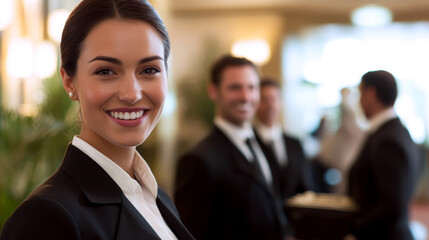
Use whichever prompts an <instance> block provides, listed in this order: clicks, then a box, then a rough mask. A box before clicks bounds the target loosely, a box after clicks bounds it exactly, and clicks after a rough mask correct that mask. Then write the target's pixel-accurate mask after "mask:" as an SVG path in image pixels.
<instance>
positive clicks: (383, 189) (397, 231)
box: [349, 118, 419, 240]
mask: <svg viewBox="0 0 429 240" xmlns="http://www.w3.org/2000/svg"><path fill="white" fill-rule="evenodd" d="M418 161H419V151H418V149H417V146H416V145H415V144H414V142H413V141H412V139H411V137H410V135H409V133H408V131H407V129H406V128H405V127H404V126H403V125H402V124H401V122H400V120H399V118H395V119H393V120H390V121H388V122H386V123H385V124H383V125H382V126H381V127H380V128H379V129H378V130H377V131H376V132H374V133H373V134H371V135H370V136H369V137H368V139H367V140H366V142H365V144H364V146H363V149H362V151H361V153H360V154H359V155H358V157H357V159H356V162H355V163H354V165H353V166H352V168H351V169H350V175H349V195H350V196H351V198H352V199H354V201H356V203H357V204H358V205H359V207H360V211H359V213H358V215H357V217H356V219H355V221H354V222H353V228H354V229H353V232H354V234H355V235H356V236H357V237H358V239H389V240H412V239H413V238H412V236H411V232H410V230H409V227H408V207H409V204H410V200H411V198H412V196H413V192H414V188H415V185H416V178H417V168H418Z"/></svg>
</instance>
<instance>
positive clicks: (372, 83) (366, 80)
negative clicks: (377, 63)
mask: <svg viewBox="0 0 429 240" xmlns="http://www.w3.org/2000/svg"><path fill="white" fill-rule="evenodd" d="M361 84H362V85H363V87H364V88H366V87H373V88H374V89H375V91H376V93H377V97H378V100H380V102H381V103H383V104H384V105H386V106H393V104H394V103H395V100H396V97H397V96H398V87H397V86H396V80H395V77H394V76H393V75H392V74H391V73H389V72H387V71H384V70H378V71H371V72H367V73H365V74H364V75H363V76H362V82H361Z"/></svg>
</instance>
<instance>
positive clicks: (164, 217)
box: [0, 0, 193, 240]
mask: <svg viewBox="0 0 429 240" xmlns="http://www.w3.org/2000/svg"><path fill="white" fill-rule="evenodd" d="M168 55H169V40H168V35H167V32H166V30H165V27H164V25H163V23H162V21H161V19H160V18H159V16H158V14H157V13H156V12H155V11H154V9H153V8H152V7H151V6H150V4H149V3H148V2H147V1H143V0H127V1H125V0H109V1H106V0H83V1H82V2H81V3H80V4H79V5H78V6H77V7H76V8H75V10H73V12H72V13H71V15H70V17H69V19H68V20H67V22H66V25H65V27H64V32H63V35H62V41H61V59H62V65H61V70H60V72H61V76H62V79H63V86H64V89H65V91H66V92H67V94H68V96H69V97H70V99H71V100H74V101H78V102H79V105H80V109H81V111H80V113H81V131H80V134H79V136H75V137H74V138H73V141H72V143H71V144H70V145H69V147H68V149H67V151H66V153H65V156H64V159H63V163H62V164H61V166H60V168H59V169H58V171H57V172H56V173H54V175H53V176H51V178H49V179H48V180H47V181H46V182H45V183H43V184H42V185H41V186H40V187H39V188H37V189H36V190H34V191H33V192H32V193H31V194H30V196H29V197H28V198H27V199H26V200H25V201H24V202H23V203H22V204H21V205H20V207H18V209H17V210H16V211H15V212H14V214H12V216H11V217H10V218H9V220H8V222H7V223H6V224H5V226H4V228H3V231H2V233H1V236H0V239H2V240H3V239H27V238H32V239H112V238H116V239H193V237H192V236H191V234H190V233H189V232H188V231H187V229H186V228H185V227H184V226H183V224H182V223H181V221H180V218H179V217H178V214H177V211H176V209H175V207H174V205H173V203H172V202H171V200H170V199H169V198H168V196H167V195H166V194H165V193H164V192H163V191H162V190H161V189H159V188H158V185H157V182H156V180H155V178H154V176H153V174H152V172H151V170H150V168H149V167H148V165H147V164H146V162H145V161H144V159H143V158H142V157H141V156H140V155H139V154H138V152H137V151H136V146H138V145H140V144H141V143H142V142H144V141H145V140H146V138H147V137H148V136H149V134H150V133H151V132H152V130H153V129H154V127H155V126H156V124H157V123H158V120H159V118H160V115H161V112H162V108H163V105H164V100H165V97H166V89H167V58H168Z"/></svg>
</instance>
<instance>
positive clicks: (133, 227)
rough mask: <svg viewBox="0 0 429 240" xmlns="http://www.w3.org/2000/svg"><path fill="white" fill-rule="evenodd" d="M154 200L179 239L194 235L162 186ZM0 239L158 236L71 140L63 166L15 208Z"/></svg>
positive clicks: (110, 180) (116, 186)
mask: <svg viewBox="0 0 429 240" xmlns="http://www.w3.org/2000/svg"><path fill="white" fill-rule="evenodd" d="M156 203H157V205H158V208H159V210H160V212H161V214H162V216H163V218H164V220H165V221H166V223H167V224H168V226H169V227H170V229H171V230H172V231H173V232H174V233H175V235H176V236H177V238H178V239H193V237H192V235H191V234H190V233H189V232H188V231H187V229H186V228H185V227H184V226H183V224H182V223H181V221H180V219H179V217H178V213H177V210H176V209H175V207H174V204H173V203H172V202H171V200H170V199H169V197H168V196H167V194H166V193H165V192H163V191H162V190H160V189H158V197H157V199H156ZM0 239H1V240H10V239H91V240H94V239H126V240H129V239H157V240H159V239H160V238H159V237H158V235H157V234H156V233H155V231H154V230H153V229H152V228H151V226H150V225H149V224H148V222H147V221H146V220H145V219H144V217H143V216H142V215H141V214H140V213H139V212H138V211H137V209H135V208H134V206H133V205H132V204H131V203H130V202H129V201H128V199H127V198H126V197H125V195H124V194H123V193H122V190H121V189H120V188H119V186H118V185H117V184H116V183H115V182H114V181H113V179H112V178H110V176H109V175H108V174H107V173H106V172H105V171H104V170H103V169H102V168H101V167H100V166H99V165H98V164H97V163H96V162H94V161H93V160H92V159H91V158H90V157H88V156H87V155H86V154H84V153H83V152H82V151H80V150H79V149H78V148H76V147H75V146H73V145H71V144H70V145H69V147H68V149H67V152H66V154H65V156H64V159H63V162H62V164H61V166H60V168H59V169H58V170H57V171H56V172H55V173H54V174H53V175H52V176H51V177H50V178H49V179H48V180H47V181H46V182H44V183H43V184H42V185H41V186H40V187H38V188H37V189H36V190H34V191H33V192H32V193H31V194H30V195H29V196H28V198H27V199H26V200H25V201H24V202H23V203H22V204H21V205H20V206H19V207H18V208H17V209H16V210H15V212H14V213H13V214H12V216H11V217H10V218H9V219H8V221H7V222H6V224H5V225H4V228H3V231H2V233H1V236H0Z"/></svg>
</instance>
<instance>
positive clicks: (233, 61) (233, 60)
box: [211, 55, 259, 86]
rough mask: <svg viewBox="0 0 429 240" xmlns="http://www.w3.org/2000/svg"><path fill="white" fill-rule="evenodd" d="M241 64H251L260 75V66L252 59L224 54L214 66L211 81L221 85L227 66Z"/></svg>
mask: <svg viewBox="0 0 429 240" xmlns="http://www.w3.org/2000/svg"><path fill="white" fill-rule="evenodd" d="M240 66H250V67H252V68H253V69H255V72H256V73H257V74H258V75H259V72H258V68H257V67H256V65H255V64H254V63H253V62H251V61H250V60H248V59H246V58H238V57H233V56H231V55H224V56H222V57H221V58H220V59H219V60H217V61H216V62H215V63H214V65H213V67H212V71H211V74H212V75H211V82H212V83H213V84H214V85H216V86H219V84H220V80H221V77H222V73H223V71H224V70H225V69H226V68H227V67H240Z"/></svg>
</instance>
